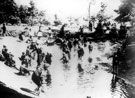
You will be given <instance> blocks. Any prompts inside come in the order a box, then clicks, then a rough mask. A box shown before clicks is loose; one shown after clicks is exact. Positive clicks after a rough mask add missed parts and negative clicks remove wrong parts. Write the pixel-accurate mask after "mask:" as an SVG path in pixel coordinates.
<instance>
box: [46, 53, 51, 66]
mask: <svg viewBox="0 0 135 98" xmlns="http://www.w3.org/2000/svg"><path fill="white" fill-rule="evenodd" d="M51 58H52V54H51V53H48V52H47V55H46V57H45V60H46V63H48V64H49V65H51V63H52V60H51Z"/></svg>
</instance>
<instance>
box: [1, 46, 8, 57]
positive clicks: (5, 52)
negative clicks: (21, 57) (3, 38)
mask: <svg viewBox="0 0 135 98" xmlns="http://www.w3.org/2000/svg"><path fill="white" fill-rule="evenodd" d="M7 51H8V49H7V47H6V46H5V45H3V49H2V55H3V56H4V58H5V59H7Z"/></svg>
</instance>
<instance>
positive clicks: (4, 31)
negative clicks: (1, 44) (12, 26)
mask: <svg viewBox="0 0 135 98" xmlns="http://www.w3.org/2000/svg"><path fill="white" fill-rule="evenodd" d="M2 30H3V34H2V35H3V36H4V34H5V33H6V26H5V25H3V27H2Z"/></svg>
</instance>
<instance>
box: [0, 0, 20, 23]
mask: <svg viewBox="0 0 135 98" xmlns="http://www.w3.org/2000/svg"><path fill="white" fill-rule="evenodd" d="M17 14H18V6H17V4H16V3H15V2H14V0H0V23H3V22H10V20H12V19H13V18H14V19H17Z"/></svg>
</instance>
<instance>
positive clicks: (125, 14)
mask: <svg viewBox="0 0 135 98" xmlns="http://www.w3.org/2000/svg"><path fill="white" fill-rule="evenodd" d="M133 3H135V1H134V0H124V1H122V4H121V5H120V7H119V8H118V9H117V10H114V11H115V12H116V13H117V14H118V17H116V18H115V20H116V21H117V22H128V21H131V17H132V16H133V8H134V6H133Z"/></svg>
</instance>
